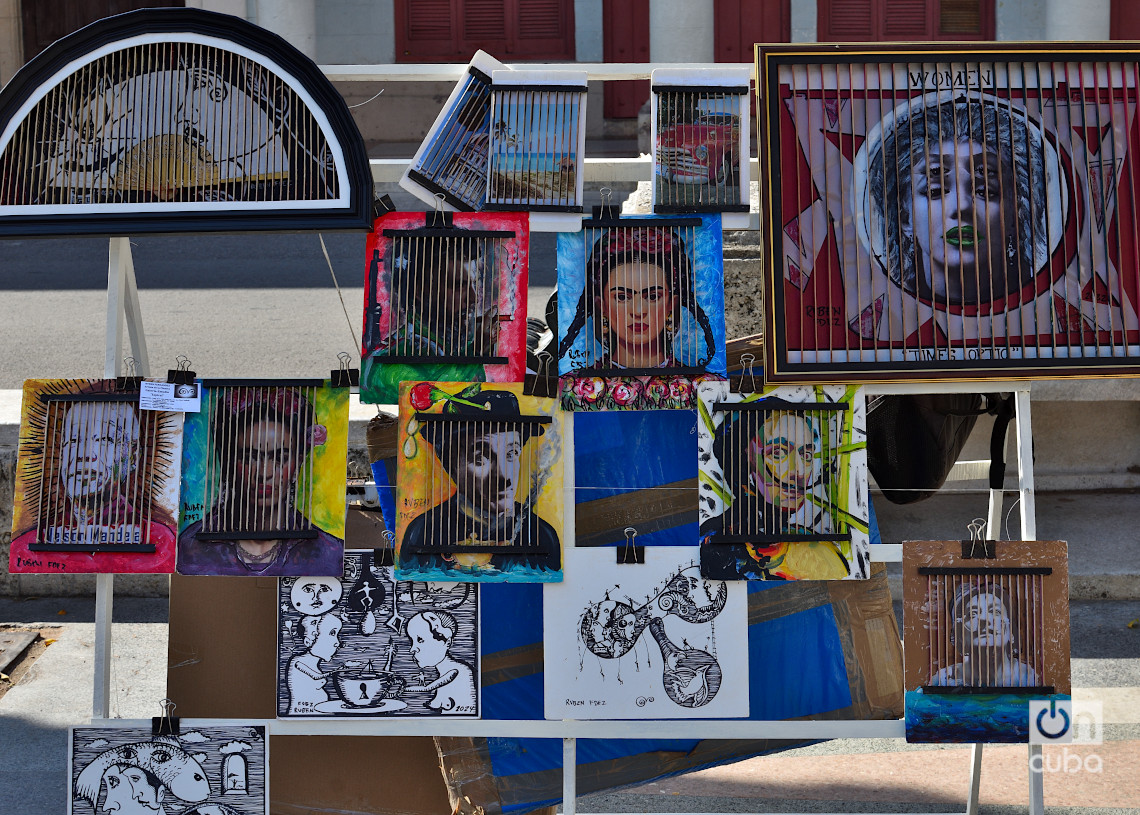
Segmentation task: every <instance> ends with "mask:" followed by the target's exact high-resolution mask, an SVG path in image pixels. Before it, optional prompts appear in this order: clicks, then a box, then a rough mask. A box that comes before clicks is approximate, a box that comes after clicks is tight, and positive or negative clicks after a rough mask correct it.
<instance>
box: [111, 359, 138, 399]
mask: <svg viewBox="0 0 1140 815" xmlns="http://www.w3.org/2000/svg"><path fill="white" fill-rule="evenodd" d="M123 364H124V365H126V367H127V375H126V376H117V377H115V390H116V391H118V392H120V393H127V392H131V391H137V390H138V389H139V388H140V387H142V379H143V378H142V377H141V376H139V375H138V370H137V365H138V362H137V360H136V359H135V358H134V357H123Z"/></svg>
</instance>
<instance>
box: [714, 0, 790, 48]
mask: <svg viewBox="0 0 1140 815" xmlns="http://www.w3.org/2000/svg"><path fill="white" fill-rule="evenodd" d="M713 15H714V19H713V55H714V56H713V59H714V60H715V61H716V62H752V60H753V49H752V47H753V46H754V45H755V44H756V43H758V42H788V41H790V40H791V5H790V2H789V0H771V1H770V2H766V3H755V2H752V0H713Z"/></svg>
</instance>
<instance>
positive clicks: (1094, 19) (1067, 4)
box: [1044, 0, 1112, 41]
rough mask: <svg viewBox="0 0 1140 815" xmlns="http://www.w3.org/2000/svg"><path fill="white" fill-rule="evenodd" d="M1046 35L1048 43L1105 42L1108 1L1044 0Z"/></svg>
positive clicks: (1110, 3)
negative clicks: (1068, 41) (1074, 0)
mask: <svg viewBox="0 0 1140 815" xmlns="http://www.w3.org/2000/svg"><path fill="white" fill-rule="evenodd" d="M1044 6H1045V32H1046V36H1047V37H1048V39H1050V40H1070V41H1080V40H1107V39H1108V28H1109V26H1108V23H1109V17H1110V15H1111V14H1112V2H1111V0H1081V2H1079V3H1074V2H1073V0H1045V3H1044Z"/></svg>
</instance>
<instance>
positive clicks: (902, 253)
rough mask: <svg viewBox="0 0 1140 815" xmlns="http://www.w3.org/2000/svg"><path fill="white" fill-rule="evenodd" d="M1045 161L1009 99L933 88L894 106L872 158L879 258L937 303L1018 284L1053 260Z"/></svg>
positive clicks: (969, 300) (970, 301)
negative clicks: (1050, 251)
mask: <svg viewBox="0 0 1140 815" xmlns="http://www.w3.org/2000/svg"><path fill="white" fill-rule="evenodd" d="M1045 163H1046V157H1045V149H1044V146H1043V140H1042V137H1041V131H1040V128H1039V127H1038V126H1037V125H1036V124H1035V123H1034V122H1033V121H1031V120H1030V119H1029V118H1028V116H1026V114H1025V112H1024V111H1023V110H1021V109H1020V108H1016V107H1013V106H1011V105H1010V103H1009V102H1008V101H1005V100H999V99H997V98H995V97H990V96H985V95H981V94H970V95H965V94H961V93H959V94H957V95H954V96H948V95H946V94H927V95H926V96H922V97H919V98H918V99H915V100H912V101H911V102H910V103H909V104H908V105H907V106H905V107H903V108H901V109H896V110H895V111H893V112H892V114H891V115H890V116H888V117H887V118H886V119H884V121H883V124H882V128H881V139H880V141H879V144H878V145H877V147H876V148H874V149H872V150H871V152H870V154H869V155H868V159H867V186H868V190H867V192H868V195H867V204H868V205H869V207H870V208H871V210H872V216H873V220H874V222H875V223H877V225H878V227H879V230H881V231H880V234H879V235H876V236H874V237H875V239H876V240H875V241H874V242H875V243H876V244H877V245H878V246H880V247H882V249H883V251H882V252H881V253H876V256H877V259H878V261H879V262H880V263H881V264H883V265H884V266H885V267H886V271H887V274H888V276H889V277H890V279H891V280H892V281H893V282H894V283H895V284H896V285H898V286H901V287H902V289H903V290H904V291H906V292H907V293H909V294H912V295H914V296H916V297H918V298H920V299H922V300H926V301H928V302H931V303H933V304H934V305H935V307H938V306H942V307H946V306H976V305H979V304H982V303H989V302H993V301H996V300H1000V299H1002V298H1005V297H1007V296H1008V295H1011V294H1013V293H1014V292H1018V291H1020V290H1021V289H1023V288H1024V287H1026V286H1027V285H1029V284H1031V283H1032V281H1033V278H1034V276H1035V274H1036V273H1037V271H1038V270H1039V269H1040V268H1042V266H1044V264H1045V262H1046V261H1047V259H1048V253H1049V243H1050V241H1049V238H1048V235H1049V232H1050V230H1049V229H1048V228H1047V222H1048V221H1049V220H1050V213H1049V212H1048V211H1047V210H1048V207H1049V206H1050V204H1052V205H1053V206H1056V202H1049V201H1047V194H1046V169H1045ZM1056 214H1057V213H1054V214H1053V217H1055V216H1056Z"/></svg>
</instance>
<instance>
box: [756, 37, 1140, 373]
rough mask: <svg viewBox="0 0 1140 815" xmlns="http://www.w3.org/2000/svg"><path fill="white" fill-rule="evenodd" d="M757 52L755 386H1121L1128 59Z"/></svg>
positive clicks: (1125, 355) (1076, 51)
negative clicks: (761, 275)
mask: <svg viewBox="0 0 1140 815" xmlns="http://www.w3.org/2000/svg"><path fill="white" fill-rule="evenodd" d="M757 54H758V57H757V58H758V70H759V76H760V87H759V89H758V90H759V92H760V96H761V98H762V102H761V105H760V108H759V118H760V131H761V136H760V139H761V142H762V144H763V145H764V149H762V150H761V151H760V152H761V157H762V161H763V162H764V170H765V172H764V173H763V174H762V175H763V177H764V178H765V183H764V184H763V187H764V189H763V191H762V192H763V196H764V200H765V204H766V207H765V211H766V213H767V214H766V217H767V230H766V239H767V241H768V243H767V246H766V252H767V258H766V264H765V265H766V281H767V286H766V291H765V296H766V311H767V318H768V319H767V322H766V325H767V326H768V327H769V328H770V329H771V330H770V331H769V332H768V336H767V337H766V340H767V348H766V351H767V355H766V360H765V372H766V376H767V377H768V379H769V380H770V381H773V382H824V381H836V380H846V381H869V380H907V379H910V380H913V379H938V378H951V379H987V378H1002V377H1009V376H1026V375H1028V376H1034V377H1054V376H1074V375H1077V376H1095V375H1109V374H1119V373H1124V374H1129V375H1131V374H1134V373H1135V372H1136V370H1137V369H1136V359H1137V357H1140V320H1138V317H1137V312H1138V308H1140V278H1138V276H1137V272H1136V269H1137V268H1138V262H1137V260H1138V257H1140V255H1138V245H1137V240H1136V233H1137V229H1136V226H1137V217H1138V215H1137V212H1138V207H1137V200H1136V190H1137V162H1136V160H1135V151H1136V149H1137V147H1140V129H1138V126H1137V116H1136V113H1137V103H1138V86H1140V82H1138V79H1140V63H1138V62H1137V61H1136V54H1135V52H1134V51H1129V50H1127V49H1122V48H1119V47H1118V46H1116V45H1114V44H1109V43H1106V44H1095V43H1094V44H1070V43H1066V44H1064V45H1063V46H1061V47H1058V48H1057V49H1049V50H1047V49H1044V48H1042V47H1041V46H1040V45H1033V46H1024V47H1021V46H1015V45H1014V44H1011V43H1001V44H995V45H993V46H987V45H984V44H977V45H971V46H970V50H969V51H963V50H962V49H961V48H960V47H958V46H953V47H950V46H946V47H943V46H939V45H924V46H922V48H920V49H915V48H908V49H906V50H903V49H902V48H881V47H876V48H874V49H867V48H864V47H862V46H844V47H842V48H839V49H835V48H829V50H827V51H826V53H825V52H824V51H823V50H822V49H817V48H808V49H805V48H803V47H793V46H787V47H781V46H771V47H764V48H762V49H759V50H758V52H757Z"/></svg>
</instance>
